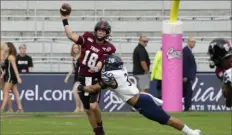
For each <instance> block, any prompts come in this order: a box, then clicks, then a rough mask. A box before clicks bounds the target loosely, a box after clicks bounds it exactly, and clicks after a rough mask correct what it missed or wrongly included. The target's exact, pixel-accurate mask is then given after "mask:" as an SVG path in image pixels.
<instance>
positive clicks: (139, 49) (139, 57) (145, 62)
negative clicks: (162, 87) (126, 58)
mask: <svg viewBox="0 0 232 135" xmlns="http://www.w3.org/2000/svg"><path fill="white" fill-rule="evenodd" d="M147 43H148V39H147V37H146V36H140V38H139V43H138V45H137V46H136V48H135V49H134V52H133V74H134V76H135V78H136V79H137V83H138V88H139V89H140V91H143V92H148V88H149V84H150V78H149V67H150V59H149V55H148V53H147V50H146V48H145V47H146V46H147Z"/></svg>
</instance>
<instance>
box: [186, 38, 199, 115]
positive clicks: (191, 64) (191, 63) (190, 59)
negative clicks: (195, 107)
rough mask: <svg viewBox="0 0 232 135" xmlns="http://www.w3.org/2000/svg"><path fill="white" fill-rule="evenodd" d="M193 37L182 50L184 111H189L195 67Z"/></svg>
mask: <svg viewBox="0 0 232 135" xmlns="http://www.w3.org/2000/svg"><path fill="white" fill-rule="evenodd" d="M195 44H196V41H195V39H194V37H189V39H188V45H187V46H185V47H184V48H183V97H184V107H185V108H184V111H189V109H190V108H191V105H192V101H191V100H192V92H193V91H192V83H193V81H194V80H195V77H196V72H197V67H196V62H195V58H194V55H193V53H192V49H193V48H194V47H195Z"/></svg>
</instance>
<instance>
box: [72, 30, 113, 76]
mask: <svg viewBox="0 0 232 135" xmlns="http://www.w3.org/2000/svg"><path fill="white" fill-rule="evenodd" d="M76 44H79V45H81V56H80V58H79V73H78V74H79V75H81V76H85V77H98V76H99V73H90V72H89V71H88V70H89V69H90V68H91V67H96V65H97V63H98V62H99V61H101V62H103V61H104V59H105V55H111V54H113V53H115V51H116V48H115V47H114V45H112V44H111V43H109V42H107V41H106V42H105V43H104V44H97V43H96V38H95V36H94V34H93V33H90V32H85V33H84V34H83V35H82V36H79V38H78V41H77V42H76Z"/></svg>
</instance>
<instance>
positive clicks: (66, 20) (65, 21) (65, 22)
mask: <svg viewBox="0 0 232 135" xmlns="http://www.w3.org/2000/svg"><path fill="white" fill-rule="evenodd" d="M62 22H63V25H64V27H65V26H66V25H69V24H68V19H64V20H62Z"/></svg>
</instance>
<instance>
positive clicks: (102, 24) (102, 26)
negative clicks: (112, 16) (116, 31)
mask: <svg viewBox="0 0 232 135" xmlns="http://www.w3.org/2000/svg"><path fill="white" fill-rule="evenodd" d="M101 28H102V29H103V28H104V21H102V22H101Z"/></svg>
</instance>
